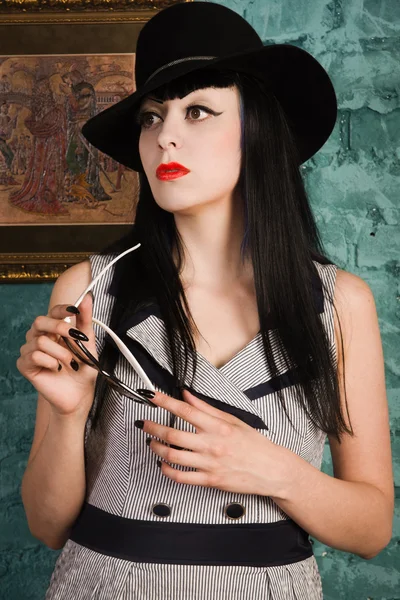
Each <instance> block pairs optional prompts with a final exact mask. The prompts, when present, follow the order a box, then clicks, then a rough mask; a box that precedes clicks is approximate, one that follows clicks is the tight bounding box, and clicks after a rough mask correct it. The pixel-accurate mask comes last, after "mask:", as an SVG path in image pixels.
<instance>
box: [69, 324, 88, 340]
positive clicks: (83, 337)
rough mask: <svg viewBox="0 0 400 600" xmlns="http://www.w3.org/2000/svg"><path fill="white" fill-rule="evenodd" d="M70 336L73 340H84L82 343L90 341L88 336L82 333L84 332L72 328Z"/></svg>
mask: <svg viewBox="0 0 400 600" xmlns="http://www.w3.org/2000/svg"><path fill="white" fill-rule="evenodd" d="M68 335H70V336H71V337H72V338H74V339H76V340H82V342H88V341H89V338H88V336H87V335H85V334H84V333H82V331H79V329H73V328H72V327H71V329H70V330H69V331H68Z"/></svg>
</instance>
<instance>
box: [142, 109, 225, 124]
mask: <svg viewBox="0 0 400 600" xmlns="http://www.w3.org/2000/svg"><path fill="white" fill-rule="evenodd" d="M194 108H199V109H200V110H203V111H204V112H206V113H208V114H209V115H213V116H214V117H216V116H218V115H220V114H221V113H217V112H214V111H213V110H211V108H207V107H206V106H202V105H201V104H192V105H191V106H188V107H187V108H186V114H188V113H189V112H190V111H191V110H193V109H194ZM147 115H154V116H156V117H158V118H159V119H161V117H160V115H158V114H157V113H156V112H154V111H151V110H150V111H149V110H146V111H143V112H139V114H138V115H137V118H136V123H137V125H139V126H140V127H143V129H150V128H151V127H152V126H153V125H154V123H152V124H151V125H150V126H148V127H147V126H146V125H145V124H144V119H145V117H146V116H147ZM192 120H193V121H194V122H196V121H206V120H207V117H206V118H204V119H192Z"/></svg>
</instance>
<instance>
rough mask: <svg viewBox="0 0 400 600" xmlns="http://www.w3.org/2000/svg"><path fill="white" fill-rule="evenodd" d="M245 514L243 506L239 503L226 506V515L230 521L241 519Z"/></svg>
mask: <svg viewBox="0 0 400 600" xmlns="http://www.w3.org/2000/svg"><path fill="white" fill-rule="evenodd" d="M244 513H245V508H244V506H243V504H240V503H239V502H231V503H230V504H227V505H226V506H225V514H226V516H227V517H229V518H230V519H240V517H243V515H244Z"/></svg>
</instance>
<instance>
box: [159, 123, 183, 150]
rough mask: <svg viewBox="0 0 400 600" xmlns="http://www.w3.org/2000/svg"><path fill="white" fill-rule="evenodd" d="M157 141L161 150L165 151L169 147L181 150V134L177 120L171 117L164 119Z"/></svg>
mask: <svg viewBox="0 0 400 600" xmlns="http://www.w3.org/2000/svg"><path fill="white" fill-rule="evenodd" d="M157 141H158V145H159V147H160V148H161V149H162V150H167V149H168V148H171V147H173V148H176V149H177V148H181V146H182V133H181V131H180V128H179V123H178V121H177V119H174V118H172V115H168V116H167V117H165V119H164V122H163V123H162V124H161V127H160V130H159V134H158V139H157Z"/></svg>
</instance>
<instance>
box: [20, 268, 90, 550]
mask: <svg viewBox="0 0 400 600" xmlns="http://www.w3.org/2000/svg"><path fill="white" fill-rule="evenodd" d="M90 276H91V274H90V265H89V263H88V262H83V263H79V264H77V265H74V266H73V267H71V268H69V269H67V271H65V272H64V273H63V274H62V275H60V277H59V278H58V280H57V281H56V283H55V286H54V288H53V291H52V295H51V299H50V305H49V312H50V310H51V309H52V307H54V306H55V305H57V304H60V303H61V302H65V301H68V300H70V302H73V301H74V300H75V299H76V298H77V297H78V296H79V294H80V292H81V290H82V288H85V287H86V285H87V283H88V282H89V281H90ZM67 354H68V353H67ZM19 360H21V359H19ZM64 370H65V367H64ZM64 370H63V371H62V372H61V373H59V374H58V375H56V381H58V382H59V387H58V388H57V389H58V393H60V394H61V393H62V392H63V389H62V388H63V386H65V382H64V383H61V379H60V377H62V373H64ZM66 377H67V379H68V375H67V376H66ZM74 379H75V378H74ZM73 384H74V381H73V380H71V384H70V387H69V389H70V394H72V395H74V394H76V393H77V388H76V387H74V385H73ZM78 391H79V390H78ZM89 401H90V402H91V401H92V399H91V398H90V399H89ZM87 406H88V403H84V402H82V403H81V408H82V410H79V411H78V410H77V411H74V413H71V414H64V415H63V414H58V413H57V412H56V411H54V410H53V409H52V405H51V403H50V401H48V399H47V398H46V397H45V396H44V395H42V394H41V393H39V395H38V403H37V412H36V423H35V432H34V437H33V442H32V447H31V451H30V455H29V459H28V464H27V467H26V469H25V473H24V475H23V479H22V486H21V497H22V502H23V505H24V509H25V513H26V517H27V521H28V525H29V529H30V531H31V533H32V535H33V536H34V537H36V538H37V539H39V540H40V541H42V542H43V543H44V544H46V545H47V546H49V547H50V548H53V549H59V548H61V547H62V546H63V545H64V544H65V541H66V540H67V539H68V534H69V529H70V527H71V526H72V525H73V523H74V521H75V520H76V518H77V516H78V515H79V512H80V509H81V506H82V504H83V501H84V498H85V491H86V481H85V464H84V432H85V423H86V419H87Z"/></svg>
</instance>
